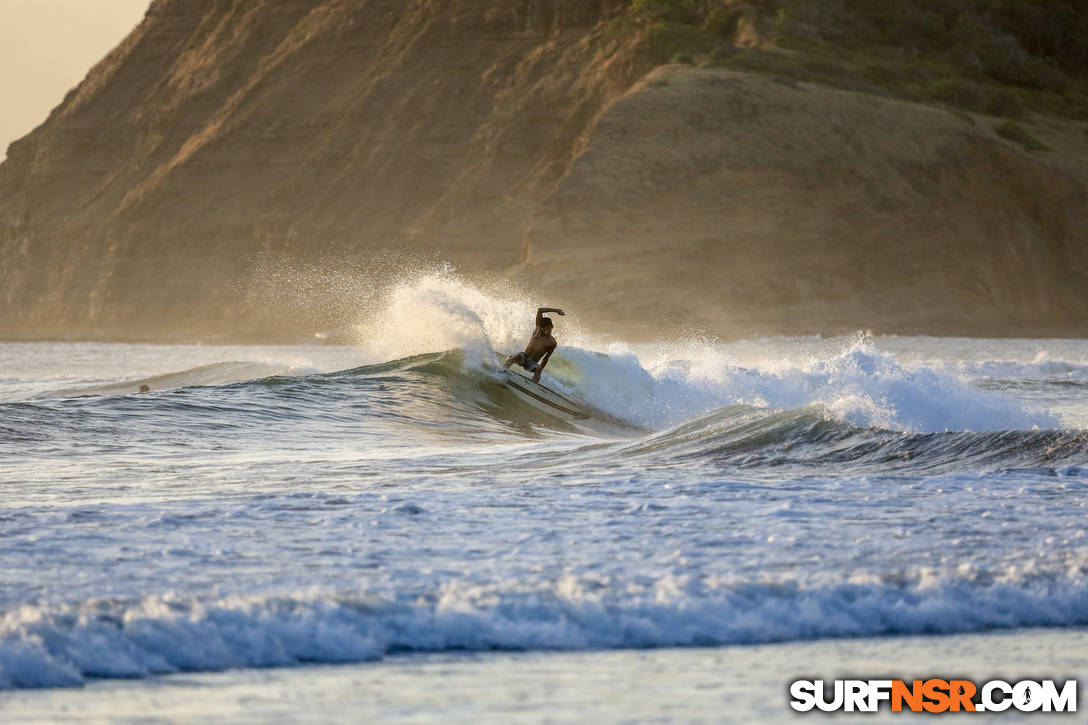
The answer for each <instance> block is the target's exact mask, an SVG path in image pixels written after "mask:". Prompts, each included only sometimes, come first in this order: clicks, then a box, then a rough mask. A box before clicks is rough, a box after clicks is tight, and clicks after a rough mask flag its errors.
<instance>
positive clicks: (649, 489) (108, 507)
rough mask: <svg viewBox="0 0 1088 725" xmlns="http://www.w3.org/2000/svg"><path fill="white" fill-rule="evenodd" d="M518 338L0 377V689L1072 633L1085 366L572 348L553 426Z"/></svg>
mask: <svg viewBox="0 0 1088 725" xmlns="http://www.w3.org/2000/svg"><path fill="white" fill-rule="evenodd" d="M535 302H539V303H540V304H561V300H559V301H557V300H539V301H535ZM535 302H534V301H531V300H528V299H525V298H524V297H523V296H521V295H518V294H516V293H512V292H509V291H506V292H496V291H494V290H488V291H485V290H483V289H481V288H478V287H475V286H473V285H471V284H469V283H467V282H465V281H463V280H461V279H459V278H457V276H456V275H454V274H452V273H449V272H446V273H436V274H429V275H423V276H421V277H417V278H415V279H411V280H406V281H404V282H402V283H401V284H399V285H396V286H395V287H394V288H393V289H392V290H391V291H390V293H389V294H388V295H387V296H386V299H385V302H384V309H383V312H382V313H381V314H378V315H375V316H374V318H373V321H371V322H368V323H365V324H361V325H360V327H359V329H358V330H357V334H358V339H359V343H358V344H357V345H323V344H319V343H320V341H318V340H315V344H313V345H298V346H281V347H271V346H211V345H205V346H199V345H190V346H181V345H175V346H170V345H122V344H100V343H64V342H52V343H46V342H37V343H3V344H0V490H2V492H3V499H2V500H3V505H2V507H0V551H2V561H3V567H2V568H0V689H6V690H8V691H15V690H20V689H23V688H42V687H71V686H82V685H85V684H87V683H91V682H95V681H97V680H98V679H99V678H133V679H136V680H141V679H147V678H154V677H156V676H159V675H166V674H170V673H179V672H185V673H201V672H218V671H222V670H228V669H232V668H252V667H287V668H290V667H300V666H303V665H312V664H314V663H325V664H330V663H349V662H356V663H357V662H382V661H394V660H395V659H396V657H397V656H400V655H403V654H405V653H432V654H441V653H453V652H485V651H515V652H539V651H578V652H610V651H621V650H634V649H644V648H674V647H679V648H705V647H711V646H730V645H756V644H765V643H783V642H786V643H789V642H796V643H804V642H813V641H820V640H827V639H837V638H851V639H853V638H867V637H891V636H903V635H942V636H949V637H951V636H958V635H964V634H968V633H976V632H994V631H1017V630H1022V629H1024V628H1035V627H1048V628H1058V629H1059V630H1063V629H1065V630H1069V631H1070V632H1074V631H1079V628H1081V627H1083V626H1084V625H1085V624H1088V539H1086V536H1085V531H1084V529H1085V527H1084V520H1085V514H1086V502H1088V340H968V339H937V338H918V337H903V338H895V337H878V338H873V337H870V336H867V335H865V334H861V333H859V334H858V335H853V336H848V337H843V338H834V339H821V338H815V337H813V338H803V339H750V340H744V341H738V342H721V341H716V340H711V339H674V340H667V341H662V342H659V343H655V344H646V343H642V344H629V343H625V342H623V341H622V340H617V339H615V338H610V337H606V336H603V335H600V334H599V333H596V332H595V331H592V330H588V329H586V328H585V327H584V326H583V325H581V324H579V321H578V320H577V317H576V314H571V315H568V316H567V317H565V318H557V319H556V333H555V334H556V337H557V338H558V340H559V343H560V347H559V349H558V351H557V353H556V355H555V356H554V358H553V360H552V362H551V364H550V365H549V366H548V370H547V372H546V373H545V376H544V381H543V382H545V383H547V384H548V385H550V386H552V387H554V388H555V389H556V390H559V391H561V392H562V393H564V394H565V395H568V396H569V397H572V398H574V399H576V400H579V401H581V402H582V403H584V404H585V406H586V407H587V409H588V410H589V411H590V412H591V413H592V414H593V417H592V419H591V420H589V421H585V422H584V423H578V424H573V423H568V422H564V421H560V420H557V419H554V418H551V417H550V416H548V415H547V414H545V413H543V412H541V411H538V410H536V409H534V408H531V407H528V406H526V405H525V404H524V403H522V402H520V401H519V400H518V399H517V398H516V397H514V395H513V394H512V393H511V392H510V391H509V389H507V388H505V387H504V386H503V385H502V383H501V380H500V377H499V374H498V371H499V360H500V356H501V355H502V354H506V353H510V352H513V351H516V350H518V349H520V348H521V346H522V345H523V344H524V341H525V339H526V338H527V336H528V334H529V332H531V327H532V319H533V313H534V310H535V307H536V303H535ZM141 385H147V386H148V387H149V388H150V392H146V393H138V392H137V391H138V389H139V388H140V386H141ZM798 674H804V673H798ZM783 688H784V685H783Z"/></svg>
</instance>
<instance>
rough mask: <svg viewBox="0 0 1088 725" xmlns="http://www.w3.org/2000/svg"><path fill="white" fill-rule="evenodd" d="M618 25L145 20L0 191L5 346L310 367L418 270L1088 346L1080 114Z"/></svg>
mask: <svg viewBox="0 0 1088 725" xmlns="http://www.w3.org/2000/svg"><path fill="white" fill-rule="evenodd" d="M635 5H636V6H638V7H632V5H631V4H630V3H627V2H620V1H619V0H616V1H615V2H612V1H609V0H597V1H596V2H585V1H584V0H583V1H581V2H574V1H573V0H569V1H567V0H520V1H517V2H509V1H507V2H499V1H498V0H447V2H443V3H434V2H428V1H426V0H416V1H413V2H403V0H310V1H309V2H293V3H282V2H274V1H272V0H249V1H243V0H156V2H154V3H153V4H152V6H151V8H150V10H149V11H148V14H147V17H146V18H145V20H144V21H143V23H142V24H141V25H140V26H139V27H138V28H137V29H136V30H135V31H134V32H133V33H132V34H131V35H130V36H129V37H128V38H127V39H126V40H125V41H124V42H123V43H122V44H121V45H120V46H119V47H118V48H117V49H116V50H115V51H114V52H113V53H111V54H110V55H109V56H108V57H107V58H106V59H104V60H103V61H102V62H101V63H99V64H98V65H97V66H96V67H95V68H94V69H92V70H91V72H90V73H89V75H88V76H87V78H86V79H85V80H84V82H83V83H82V84H81V85H80V86H79V87H78V88H77V89H75V90H74V91H73V92H71V93H70V94H69V95H68V96H67V97H66V98H65V99H64V101H63V103H62V104H61V105H60V106H59V107H58V108H57V109H56V110H55V111H54V112H53V113H52V114H51V116H50V117H49V119H48V120H47V121H46V122H45V123H44V124H43V125H42V126H40V127H39V128H38V129H36V130H35V131H34V132H33V133H31V134H30V135H29V136H27V137H26V138H24V139H22V140H20V141H18V142H16V143H15V144H13V145H12V146H11V147H10V149H9V151H8V160H7V161H6V162H5V163H4V164H3V165H0V260H2V264H0V283H2V284H0V299H2V301H3V304H2V306H0V334H2V335H4V336H6V337H56V336H69V337H76V338H108V339H194V338H203V339H224V338H245V339H265V340H273V339H279V340H290V339H297V338H298V337H300V336H305V335H308V334H312V333H313V332H315V331H320V330H342V329H345V328H348V327H350V326H351V325H353V324H355V323H357V322H360V321H361V320H362V319H363V318H365V315H366V314H367V307H366V305H367V304H370V303H373V302H374V301H375V299H376V296H375V295H376V294H378V291H380V290H381V289H382V288H383V287H384V286H385V285H387V284H389V282H390V280H391V279H394V278H396V277H397V276H398V275H402V274H404V273H405V272H406V271H407V270H410V269H412V268H415V267H418V266H420V265H426V264H432V263H434V262H437V261H448V262H451V263H453V264H455V265H457V266H458V267H459V268H460V269H461V270H462V271H463V273H465V274H466V275H468V276H470V277H477V278H479V279H481V280H485V281H486V280H496V279H498V280H501V281H503V282H504V283H506V284H509V283H510V282H513V283H515V284H516V285H518V286H519V287H521V288H522V289H524V290H525V291H526V292H527V293H530V294H538V295H540V296H541V298H542V299H543V298H545V297H546V298H547V299H546V302H547V303H549V304H561V305H563V306H564V307H568V308H570V310H571V311H572V312H573V313H574V314H576V315H579V316H580V317H581V319H583V320H586V321H587V322H588V324H590V325H591V326H592V327H595V328H598V329H604V328H607V329H610V330H612V331H613V332H615V333H617V334H626V335H634V336H640V337H651V336H654V335H658V334H660V333H661V332H662V331H663V330H680V331H683V332H702V333H707V334H716V335H721V336H734V335H746V334H776V333H808V332H822V333H834V332H841V331H844V330H852V329H857V328H868V329H873V330H875V331H880V332H897V333H929V334H969V335H970V334H974V335H1083V334H1084V331H1085V329H1088V299H1086V296H1085V295H1084V293H1083V290H1084V289H1085V288H1086V283H1088V186H1086V181H1088V135H1086V134H1085V132H1084V127H1083V126H1084V124H1083V123H1082V122H1080V121H1079V120H1077V119H1076V118H1075V114H1074V116H1069V115H1066V116H1064V117H1058V116H1054V117H1052V116H1040V115H1039V113H1041V112H1042V111H1045V110H1046V108H1042V107H1041V110H1036V108H1035V106H1037V105H1039V104H1043V105H1044V106H1045V103H1044V102H1043V101H1034V100H1032V98H1027V101H1026V104H1027V105H1026V108H1025V109H1024V111H1023V113H1018V118H1017V120H1016V122H1015V125H1009V124H1010V123H1013V122H1012V121H1009V120H1008V119H1000V118H997V117H995V116H989V115H984V114H983V113H980V112H979V111H986V110H987V109H986V108H981V109H975V108H967V107H958V108H956V109H951V110H950V109H948V108H941V107H938V106H935V105H933V103H934V101H933V99H919V98H913V97H902V94H899V95H898V96H897V94H894V93H877V92H874V89H872V88H860V89H858V88H849V87H843V84H830V85H829V84H828V83H826V82H823V81H824V79H821V78H807V77H798V76H797V75H796V74H794V73H785V72H777V71H773V70H772V72H768V70H767V68H748V67H740V65H738V58H747V60H745V61H743V62H745V63H749V62H751V59H752V58H754V57H757V56H748V55H738V53H740V52H741V46H744V45H755V46H756V47H755V48H752V49H751V50H752V51H753V52H758V53H762V54H763V55H761V56H758V58H765V57H774V58H778V59H782V58H787V59H789V58H793V59H796V58H797V56H796V55H792V56H791V55H789V53H798V52H800V51H796V50H790V49H781V50H780V49H777V48H776V47H775V44H776V40H775V39H776V38H777V37H778V36H776V35H775V34H774V32H772V31H771V30H767V29H766V28H765V27H764V26H765V25H766V22H765V20H762V19H761V18H764V17H765V16H764V15H760V13H759V11H758V9H756V10H755V11H752V12H755V13H756V14H755V15H751V16H745V15H743V14H742V15H739V16H736V17H735V18H734V20H735V21H736V22H734V23H733V25H731V26H730V27H729V28H728V29H725V30H721V29H719V30H720V31H721V32H718V30H714V29H713V28H709V26H708V25H707V17H709V16H707V17H703V16H701V15H699V14H698V12H697V11H698V10H699V9H698V8H697V7H696V6H695V5H691V6H690V7H688V6H686V5H685V6H684V8H682V9H684V11H685V12H689V11H690V12H692V13H694V14H692V15H689V16H686V17H685V18H667V17H664V16H662V15H660V13H661V12H671V11H670V10H669V8H665V10H664V11H662V10H661V9H660V8H658V9H654V8H647V7H643V5H645V3H635ZM733 5H735V4H728V3H726V4H724V5H723V6H728V7H730V8H732V7H733ZM746 7H748V6H746ZM685 8H686V9H685ZM742 10H745V9H744V8H742ZM745 12H749V11H748V10H745ZM744 17H751V18H754V19H753V20H752V21H751V23H750V25H747V26H746V25H745V23H744V22H741V21H742V20H743V19H744ZM662 23H664V24H665V25H664V26H662ZM663 27H664V30H665V31H666V35H665V37H666V38H675V37H677V33H680V34H681V37H684V38H688V40H689V41H690V42H694V43H696V44H698V43H704V42H709V41H707V40H706V38H707V34H708V33H709V34H712V35H714V37H715V39H714V40H713V42H712V43H711V46H700V47H704V49H707V48H709V50H708V52H707V53H706V59H705V62H703V61H702V60H701V59H700V57H699V56H698V53H694V54H691V53H687V52H686V51H683V50H682V49H681V50H676V49H675V48H674V49H673V50H676V54H677V55H679V56H681V57H672V56H671V55H669V54H668V53H666V50H667V48H665V47H664V46H663V45H662V40H661V39H662V37H663V36H662V28H663ZM708 28H709V29H708ZM685 33H686V35H684V34H685ZM692 38H694V40H692ZM722 48H724V50H721V49H722ZM745 52H747V51H745ZM671 60H678V61H683V62H682V63H679V64H676V63H667V64H665V65H662V63H664V62H666V61H671ZM693 63H694V64H696V65H701V66H702V67H695V65H692V64H693ZM1070 72H1071V73H1074V77H1075V69H1074V71H1070ZM810 81H818V82H816V83H814V82H810ZM832 85H839V87H838V88H835V87H831V86H832ZM847 85H848V84H847ZM1044 100H1045V99H1044ZM918 101H925V102H926V103H919V102H918ZM1033 104H1034V105H1033ZM1022 105H1023V104H1022Z"/></svg>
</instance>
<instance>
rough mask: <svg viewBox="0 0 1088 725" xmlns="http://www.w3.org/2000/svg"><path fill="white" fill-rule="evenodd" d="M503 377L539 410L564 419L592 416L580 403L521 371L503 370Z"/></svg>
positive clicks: (510, 386)
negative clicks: (535, 381) (537, 381)
mask: <svg viewBox="0 0 1088 725" xmlns="http://www.w3.org/2000/svg"><path fill="white" fill-rule="evenodd" d="M502 379H503V382H504V383H505V384H506V387H508V388H510V389H511V390H512V391H514V395H516V396H518V397H519V398H520V399H521V400H524V401H525V402H526V403H528V404H529V405H531V406H533V407H534V408H536V409H537V410H542V411H544V412H545V413H550V414H552V415H554V416H555V417H557V418H560V419H562V420H586V419H588V418H589V417H590V416H589V413H586V412H585V411H584V410H582V408H581V406H579V405H578V403H575V402H574V401H573V400H571V399H570V398H568V397H566V396H565V395H562V394H560V393H557V392H555V391H554V390H552V389H551V388H548V387H545V386H543V385H541V384H540V383H534V382H533V381H532V380H531V379H529V378H528V377H526V376H524V375H522V374H520V373H516V372H514V371H513V370H503V371H502Z"/></svg>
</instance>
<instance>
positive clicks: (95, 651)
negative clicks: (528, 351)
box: [0, 572, 1088, 688]
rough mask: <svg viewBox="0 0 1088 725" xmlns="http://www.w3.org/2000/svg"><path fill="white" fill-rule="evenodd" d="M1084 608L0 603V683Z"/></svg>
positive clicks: (585, 601)
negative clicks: (2, 608)
mask: <svg viewBox="0 0 1088 725" xmlns="http://www.w3.org/2000/svg"><path fill="white" fill-rule="evenodd" d="M1085 622H1088V582H1085V580H1084V578H1083V576H1081V575H1079V574H1075V573H1071V574H1070V575H1068V576H1065V577H1062V578H1055V577H1049V578H1048V577H1045V576H1040V575H1039V573H1038V572H1033V576H1031V577H1027V576H1025V577H1024V578H1022V579H1015V578H1005V579H1002V580H999V581H996V582H992V583H988V584H982V583H978V582H975V581H971V580H968V579H939V578H929V579H927V578H925V577H920V578H917V579H916V580H915V582H914V583H913V584H911V585H906V586H904V585H898V584H884V583H880V582H875V581H866V580H860V581H858V582H852V581H845V582H838V583H831V584H826V585H823V586H803V585H800V584H797V583H793V584H791V583H788V582H782V583H776V584H763V583H759V582H747V583H743V582H742V583H737V582H734V583H728V584H727V583H722V582H715V581H707V580H704V579H701V578H698V577H683V576H680V577H676V576H669V577H665V578H663V579H659V580H657V581H655V582H653V583H652V584H650V585H645V584H639V585H635V584H634V583H633V582H632V583H630V584H629V585H627V586H619V585H618V584H613V585H612V586H602V583H601V582H599V581H596V580H593V581H589V580H582V579H577V578H575V577H573V576H564V577H561V578H560V579H558V580H556V581H554V582H553V583H552V584H551V586H550V587H548V588H545V589H522V590H516V589H515V590H506V591H503V590H497V589H494V588H490V587H486V586H469V585H462V584H457V583H449V584H447V585H446V586H445V587H444V588H442V589H441V590H439V591H437V592H435V594H434V595H433V596H430V597H425V596H410V597H409V596H405V597H403V598H400V599H384V600H383V599H377V598H373V597H366V596H359V597H357V598H354V599H334V598H331V597H330V598H321V597H309V598H298V599H290V598H256V597H253V598H233V599H224V600H219V601H215V602H212V603H207V604H205V603H200V602H197V601H184V600H177V599H171V598H150V599H146V600H144V601H143V602H140V603H138V604H133V605H128V606H123V605H115V606H112V607H109V606H106V605H104V604H103V603H101V602H98V603H89V604H87V605H84V606H82V607H74V608H52V609H48V608H47V609H41V608H35V607H29V606H27V607H22V608H21V609H19V610H16V611H14V612H9V613H7V614H5V615H3V617H2V618H0V687H4V688H21V687H48V686H67V685H78V684H80V683H81V682H82V681H83V680H84V679H85V678H87V677H146V676H149V675H153V674H162V673H170V672H177V671H206V670H221V669H226V668H233V667H269V666H291V665H295V664H299V663H306V662H358V661H366V660H372V659H377V658H381V657H383V656H385V655H386V654H388V653H390V652H397V651H425V652H436V651H445V650H472V651H481V650H491V649H521V650H539V649H560V650H572V649H614V648H632V647H635V648H642V647H665V646H701V645H725V644H750V643H761V642H777V641H787V640H804V639H816V638H826V637H844V636H876V635H890V634H919V633H953V632H971V631H978V630H981V629H990V628H998V627H1001V628H1008V627H1026V626H1073V625H1080V624H1084V623H1085Z"/></svg>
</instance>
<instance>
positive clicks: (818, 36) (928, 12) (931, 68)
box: [621, 0, 1088, 120]
mask: <svg viewBox="0 0 1088 725" xmlns="http://www.w3.org/2000/svg"><path fill="white" fill-rule="evenodd" d="M621 22H629V23H637V24H639V25H642V26H644V27H645V28H646V30H647V34H648V37H649V39H650V42H651V44H652V45H653V47H654V48H655V49H656V50H657V52H658V53H659V55H660V56H661V58H662V60H664V61H673V62H689V63H695V64H700V65H720V66H725V67H731V68H736V69H739V70H747V71H757V72H768V73H772V74H774V75H776V76H778V77H783V78H786V79H792V80H798V81H812V82H819V83H825V84H829V85H833V86H836V87H840V88H846V89H850V90H859V91H870V92H877V93H885V94H889V95H893V96H896V97H900V98H907V99H910V100H915V101H922V102H930V103H939V104H945V105H948V106H952V107H955V108H959V109H965V110H969V111H976V112H980V113H987V114H990V115H995V116H1004V117H1007V118H1018V117H1020V116H1023V115H1024V114H1025V111H1027V110H1032V111H1037V112H1039V113H1043V114H1048V115H1058V116H1065V117H1071V118H1077V119H1081V120H1088V92H1086V90H1088V5H1085V4H1084V3H1083V2H1082V1H1081V0H894V2H892V1H889V0H747V1H746V2H745V1H743V0H632V2H631V6H630V9H629V11H628V13H627V14H626V15H625V16H624V17H623V18H622V19H621Z"/></svg>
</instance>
